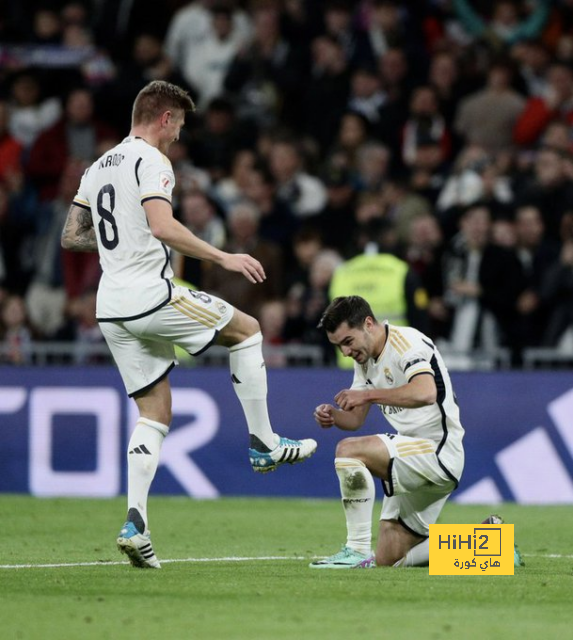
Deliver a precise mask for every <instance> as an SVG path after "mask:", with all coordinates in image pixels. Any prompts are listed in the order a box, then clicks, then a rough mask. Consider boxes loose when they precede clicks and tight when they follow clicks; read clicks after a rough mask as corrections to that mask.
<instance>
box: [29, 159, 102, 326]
mask: <svg viewBox="0 0 573 640" xmlns="http://www.w3.org/2000/svg"><path fill="white" fill-rule="evenodd" d="M86 167H87V165H86V163H85V162H82V161H80V160H69V161H68V163H67V164H66V166H65V167H64V169H63V171H62V175H61V177H60V179H59V180H58V192H57V194H56V197H55V198H54V199H53V200H52V201H50V202H49V203H46V204H45V205H44V207H43V209H44V218H43V220H42V226H41V228H40V230H39V231H38V236H37V242H36V246H35V251H34V256H35V260H34V264H35V269H34V274H33V277H32V281H31V283H30V287H29V288H28V290H27V292H26V305H27V307H28V312H29V315H30V320H31V321H32V323H33V324H34V326H35V327H37V329H38V332H39V333H40V335H41V336H42V337H43V338H48V339H51V338H53V337H54V335H55V334H56V332H57V331H58V330H59V329H60V327H61V326H62V324H63V323H64V308H65V306H66V299H67V295H66V288H65V287H64V274H65V277H66V280H67V283H68V292H69V293H70V294H71V298H70V300H75V299H76V298H77V297H79V295H81V294H82V293H83V292H84V291H85V290H88V289H89V288H90V287H92V286H94V285H95V284H97V279H98V278H99V274H100V268H99V260H98V256H97V255H96V254H89V253H84V254H72V253H70V252H64V251H62V248H61V235H62V228H63V226H64V222H65V220H66V216H67V214H68V211H69V208H70V202H71V200H72V199H73V197H74V196H75V194H76V191H77V188H78V184H79V181H80V179H81V177H82V175H83V173H84V171H85V170H86Z"/></svg>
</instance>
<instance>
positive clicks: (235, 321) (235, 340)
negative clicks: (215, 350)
mask: <svg viewBox="0 0 573 640" xmlns="http://www.w3.org/2000/svg"><path fill="white" fill-rule="evenodd" d="M260 330H261V327H260V325H259V321H258V320H257V319H256V318H253V316H250V315H248V314H246V313H244V312H243V311H239V309H235V312H234V314H233V318H232V319H231V322H229V324H228V325H227V326H226V327H224V328H223V329H222V330H221V332H220V334H219V337H218V339H217V344H220V345H223V346H224V347H232V346H234V345H236V344H240V343H241V342H244V341H245V340H247V339H248V338H250V337H251V336H254V335H255V334H256V333H258V332H259V331H260Z"/></svg>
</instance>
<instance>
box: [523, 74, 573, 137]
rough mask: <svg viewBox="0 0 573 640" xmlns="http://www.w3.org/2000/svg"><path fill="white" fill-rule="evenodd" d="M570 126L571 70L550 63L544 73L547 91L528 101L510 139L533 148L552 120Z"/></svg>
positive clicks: (572, 113)
mask: <svg viewBox="0 0 573 640" xmlns="http://www.w3.org/2000/svg"><path fill="white" fill-rule="evenodd" d="M558 119H561V120H565V121H566V122H567V123H568V124H573V70H572V69H571V68H570V67H569V65H566V64H563V63H556V62H554V63H552V64H551V66H550V67H549V70H548V71H547V87H546V88H545V90H544V92H543V94H542V95H540V96H535V95H534V96H532V97H531V98H529V100H528V101H527V103H526V105H525V108H524V109H523V111H522V113H521V115H520V117H519V118H518V120H517V121H516V123H515V127H514V130H513V138H514V140H515V142H516V143H517V144H519V145H523V146H529V147H532V146H534V145H535V143H536V142H538V141H539V139H540V138H541V136H542V135H543V132H544V131H545V128H546V127H547V125H548V124H549V123H550V122H551V121H552V120H558Z"/></svg>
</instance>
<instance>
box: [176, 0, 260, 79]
mask: <svg viewBox="0 0 573 640" xmlns="http://www.w3.org/2000/svg"><path fill="white" fill-rule="evenodd" d="M235 4H236V3H235V2H233V1H232V0H229V1H228V2H227V3H226V6H227V7H229V8H231V9H232V14H231V18H232V38H233V39H237V40H240V41H241V42H246V41H247V40H248V38H249V37H250V35H251V32H252V26H251V19H250V16H249V15H248V14H247V13H245V12H244V11H242V10H240V9H236V8H235ZM213 5H214V0H194V1H193V2H188V3H187V4H185V6H183V7H181V9H179V10H178V11H177V12H176V13H175V14H174V15H173V17H172V18H171V21H170V23H169V28H168V30H167V35H166V37H165V51H166V53H167V55H168V56H169V58H170V59H171V61H172V62H173V64H174V65H175V67H176V68H178V69H180V70H182V69H183V67H184V65H185V62H186V61H187V60H190V59H191V58H192V57H193V56H194V55H195V53H196V49H195V48H196V47H197V46H198V45H199V44H200V43H201V42H202V41H203V40H205V39H206V38H209V37H211V36H212V35H213V22H212V14H211V12H210V9H211V7H212V6H213Z"/></svg>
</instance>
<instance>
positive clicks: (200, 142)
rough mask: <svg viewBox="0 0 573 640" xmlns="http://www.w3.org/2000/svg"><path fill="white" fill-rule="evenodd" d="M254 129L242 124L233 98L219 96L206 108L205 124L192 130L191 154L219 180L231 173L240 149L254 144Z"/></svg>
mask: <svg viewBox="0 0 573 640" xmlns="http://www.w3.org/2000/svg"><path fill="white" fill-rule="evenodd" d="M252 133H253V132H252V131H251V130H250V129H249V128H248V127H246V126H239V123H238V121H237V117H236V110H235V107H234V106H233V104H232V103H231V102H230V101H229V100H227V99H225V98H216V99H214V100H213V101H212V102H210V103H209V105H208V107H207V108H206V110H205V111H204V114H203V118H202V120H201V126H200V127H197V126H195V127H194V129H193V130H192V131H191V134H190V137H191V139H190V143H189V151H190V156H191V158H193V162H194V163H195V164H197V166H199V167H201V168H202V169H205V170H206V171H207V172H208V173H209V176H210V178H211V180H212V181H213V182H217V181H218V180H220V179H221V178H223V177H225V176H226V175H227V172H228V170H229V167H230V166H231V163H232V159H233V156H234V155H235V153H236V152H237V151H238V150H239V149H244V148H247V147H250V148H252V147H253V146H254V136H253V135H252Z"/></svg>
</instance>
